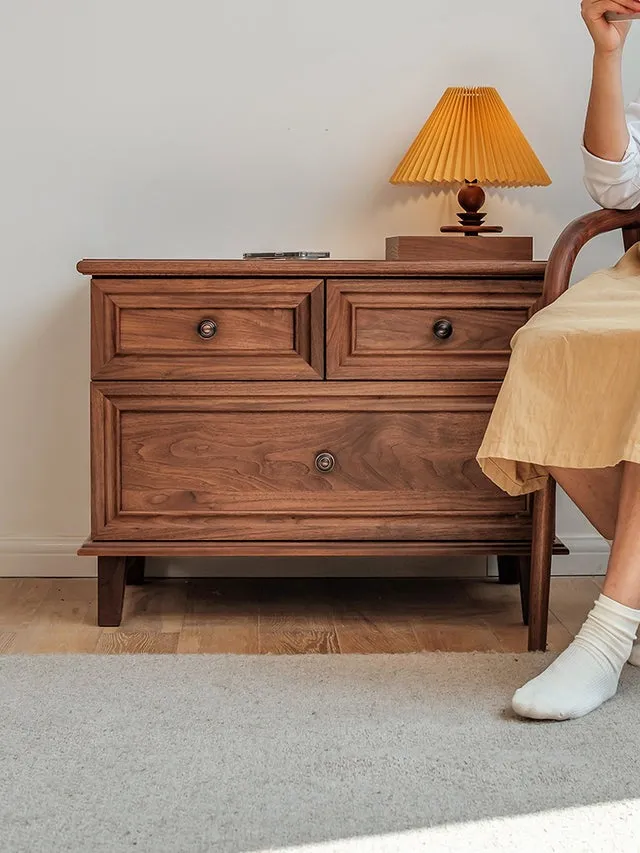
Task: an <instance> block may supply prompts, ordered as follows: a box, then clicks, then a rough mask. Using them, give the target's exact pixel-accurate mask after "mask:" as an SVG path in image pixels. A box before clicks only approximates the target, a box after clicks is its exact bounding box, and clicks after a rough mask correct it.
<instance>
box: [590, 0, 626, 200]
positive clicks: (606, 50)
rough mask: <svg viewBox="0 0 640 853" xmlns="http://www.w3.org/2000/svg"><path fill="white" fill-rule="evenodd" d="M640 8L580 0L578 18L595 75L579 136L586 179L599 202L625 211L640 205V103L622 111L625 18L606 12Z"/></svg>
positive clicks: (608, 1) (613, 1)
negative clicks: (607, 15)
mask: <svg viewBox="0 0 640 853" xmlns="http://www.w3.org/2000/svg"><path fill="white" fill-rule="evenodd" d="M608 11H612V12H637V13H640V0H624V2H622V3H619V2H616V0H583V3H582V17H583V19H584V21H585V24H586V25H587V28H588V29H589V32H590V34H591V37H592V38H593V42H594V46H595V51H594V57H593V79H592V85H591V94H590V97H589V106H588V109H587V117H586V121H585V128H584V136H583V140H582V146H581V147H582V153H583V157H584V166H585V172H584V183H585V187H586V189H587V192H588V193H589V195H590V196H591V197H592V198H593V200H594V201H595V202H597V203H598V204H599V205H600V206H601V207H606V208H615V209H620V210H629V209H631V208H632V207H636V205H638V204H640V145H639V142H640V103H637V102H634V103H632V104H631V105H630V106H629V109H628V110H627V112H626V113H625V106H624V96H623V91H622V51H623V48H624V43H625V40H626V37H627V34H628V32H629V27H630V24H629V23H615V24H613V23H609V22H608V21H607V20H606V19H605V17H604V13H605V12H608Z"/></svg>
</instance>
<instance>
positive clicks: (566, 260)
mask: <svg viewBox="0 0 640 853" xmlns="http://www.w3.org/2000/svg"><path fill="white" fill-rule="evenodd" d="M618 228H621V229H622V235H623V239H624V247H625V251H626V250H627V249H630V248H631V246H633V244H634V243H637V242H638V241H640V205H639V206H638V207H634V208H633V210H594V211H593V212H592V213H586V214H585V215H584V216H579V217H578V218H577V219H574V220H573V222H572V223H571V224H570V225H567V227H566V228H565V229H564V231H563V232H562V234H561V235H560V236H559V237H558V239H557V240H556V243H555V245H554V247H553V249H552V250H551V254H550V255H549V260H548V262H547V270H546V273H545V277H544V288H543V291H542V297H541V299H540V303H539V307H540V308H544V307H545V306H546V305H550V304H551V303H552V302H554V301H555V300H556V299H557V298H558V297H559V296H560V295H561V294H562V293H564V292H565V290H566V289H567V288H568V287H569V281H570V279H571V272H572V270H573V265H574V263H575V260H576V258H577V256H578V252H579V251H580V249H582V247H583V246H584V245H585V243H588V242H589V240H591V239H592V238H593V237H597V236H598V235H599V234H605V233H606V232H607V231H615V230H616V229H618Z"/></svg>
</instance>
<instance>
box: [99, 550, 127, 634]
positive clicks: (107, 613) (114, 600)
mask: <svg viewBox="0 0 640 853" xmlns="http://www.w3.org/2000/svg"><path fill="white" fill-rule="evenodd" d="M126 563H127V558H126V557H98V625H101V626H102V627H104V628H107V627H109V628H112V627H116V626H117V625H119V624H120V622H121V621H122V605H123V603H124V588H125V582H126Z"/></svg>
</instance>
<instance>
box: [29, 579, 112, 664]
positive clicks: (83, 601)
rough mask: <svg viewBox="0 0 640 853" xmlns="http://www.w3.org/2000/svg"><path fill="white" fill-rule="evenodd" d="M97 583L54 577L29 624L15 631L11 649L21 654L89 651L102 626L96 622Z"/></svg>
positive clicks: (94, 643)
mask: <svg viewBox="0 0 640 853" xmlns="http://www.w3.org/2000/svg"><path fill="white" fill-rule="evenodd" d="M95 600H96V582H95V580H93V579H91V578H62V579H61V578H54V579H53V580H52V582H51V586H50V588H49V592H48V595H47V596H46V597H45V598H44V599H43V600H42V602H41V603H40V605H39V606H38V609H37V611H36V613H35V615H34V617H33V620H32V624H31V625H30V626H29V627H28V628H23V629H21V630H18V631H17V632H16V640H15V644H14V651H15V652H20V653H24V654H53V653H68V652H75V653H83V652H86V653H90V652H93V651H94V650H95V647H96V644H97V642H98V638H99V636H100V632H101V629H100V628H98V627H97V626H96V624H95V618H94V615H93V614H94V610H95Z"/></svg>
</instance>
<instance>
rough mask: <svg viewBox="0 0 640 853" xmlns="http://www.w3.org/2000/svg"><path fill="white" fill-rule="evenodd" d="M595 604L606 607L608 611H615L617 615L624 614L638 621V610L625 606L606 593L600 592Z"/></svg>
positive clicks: (639, 613) (639, 611)
mask: <svg viewBox="0 0 640 853" xmlns="http://www.w3.org/2000/svg"><path fill="white" fill-rule="evenodd" d="M596 604H599V605H600V606H602V607H604V608H605V609H607V610H608V611H609V612H610V613H615V614H616V615H617V616H625V617H626V618H627V619H632V620H633V621H634V622H638V623H640V610H634V609H633V607H627V605H626V604H620V602H619V601H615V599H613V598H609V596H608V595H605V594H604V593H600V596H599V598H598V600H597V601H596Z"/></svg>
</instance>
